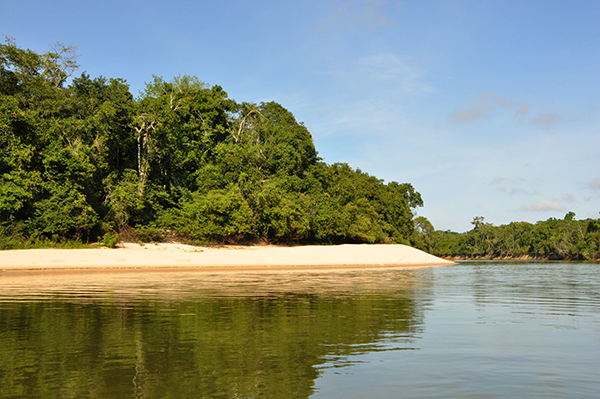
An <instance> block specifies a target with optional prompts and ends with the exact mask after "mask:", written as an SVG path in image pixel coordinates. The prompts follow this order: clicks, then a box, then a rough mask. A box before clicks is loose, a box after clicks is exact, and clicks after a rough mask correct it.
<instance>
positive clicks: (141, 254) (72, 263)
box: [0, 244, 454, 276]
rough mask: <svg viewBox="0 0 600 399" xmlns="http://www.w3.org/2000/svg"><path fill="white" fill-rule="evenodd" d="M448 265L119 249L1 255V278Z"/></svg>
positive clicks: (400, 253) (310, 249)
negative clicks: (74, 274)
mask: <svg viewBox="0 0 600 399" xmlns="http://www.w3.org/2000/svg"><path fill="white" fill-rule="evenodd" d="M453 263H454V262H451V261H447V260H444V259H441V258H438V257H435V256H433V255H430V254H427V253H425V252H423V251H420V250H417V249H414V248H412V247H408V246H405V245H367V244H345V245H336V246H300V247H274V246H249V247H240V246H234V247H223V248H214V247H194V246H189V245H182V244H146V245H143V246H140V245H139V244H123V246H122V248H117V249H108V248H94V249H26V250H9V251H0V276H1V275H9V274H10V275H15V274H31V273H35V274H39V273H46V272H55V273H56V272H58V273H86V272H116V273H118V272H135V271H139V272H159V271H161V272H168V271H177V272H179V271H205V272H223V271H231V272H233V271H261V270H272V271H276V270H284V271H287V270H291V271H293V270H339V269H376V268H406V267H420V266H444V265H450V264H453Z"/></svg>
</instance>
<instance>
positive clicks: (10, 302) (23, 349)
mask: <svg viewBox="0 0 600 399" xmlns="http://www.w3.org/2000/svg"><path fill="white" fill-rule="evenodd" d="M382 273H384V274H383V275H382V274H379V275H378V274H377V273H371V274H370V276H371V277H369V278H370V279H371V280H369V278H366V280H365V276H364V275H362V276H360V278H359V277H357V275H354V274H350V275H343V274H338V275H337V277H328V280H327V281H323V280H322V276H318V275H315V277H314V278H315V279H316V280H318V281H317V282H316V283H315V284H311V282H310V278H311V275H310V274H304V275H294V274H289V275H287V276H285V277H281V276H279V277H277V279H276V281H272V280H270V281H269V282H268V284H267V283H266V282H265V280H263V279H260V282H257V281H254V280H252V279H250V281H242V282H235V281H228V282H227V284H226V285H225V286H224V285H223V283H222V282H220V283H219V284H220V285H218V286H211V285H210V284H206V281H204V282H203V283H202V284H201V283H200V282H198V284H196V285H198V286H199V288H198V289H196V290H194V289H189V287H190V286H193V285H194V283H193V282H191V283H190V281H189V279H188V280H186V281H187V285H185V286H183V285H180V286H178V285H176V284H175V285H174V284H173V283H172V282H171V283H168V284H165V285H162V286H161V285H158V286H157V285H156V284H154V285H153V286H151V287H148V286H144V285H138V286H135V287H133V289H131V290H129V291H127V292H125V291H123V290H122V289H121V290H119V289H117V290H115V289H112V290H111V287H113V285H111V284H110V283H107V284H106V286H105V288H104V289H103V290H96V291H94V292H92V293H85V292H81V291H77V295H73V293H72V292H71V293H69V292H68V291H66V292H65V291H60V292H55V291H49V292H46V293H45V294H44V295H45V296H44V298H43V299H40V298H37V299H36V298H35V297H32V296H29V297H27V296H26V297H25V299H24V300H20V301H17V300H16V299H18V298H17V294H16V293H15V296H14V297H10V296H6V295H5V298H4V301H2V302H0V332H1V333H0V397H2V398H13V397H27V398H58V397H67V398H69V397H73V398H75V397H77V398H79V397H94V398H116V397H140V398H171V397H172V398H184V397H207V398H208V397H210V398H292V397H295V398H306V397H309V396H310V395H311V394H312V393H313V390H312V387H313V384H314V380H315V379H316V378H317V377H318V375H319V369H318V367H317V366H318V365H321V364H323V363H325V362H326V361H331V359H338V362H339V363H341V364H343V361H344V358H345V357H346V356H348V355H351V354H357V353H360V352H364V351H372V350H377V349H378V344H380V343H381V342H382V341H389V340H397V341H398V342H404V343H405V346H406V347H409V346H410V345H408V346H407V345H406V342H410V340H411V339H412V338H414V336H415V334H416V333H418V332H419V331H420V330H421V328H422V304H418V303H417V302H416V300H415V299H414V298H413V294H412V293H413V290H414V287H412V281H413V280H412V279H411V276H410V274H409V272H403V271H398V272H393V273H392V272H382ZM382 276H383V277H382ZM195 278H197V279H200V278H201V277H195ZM294 279H298V280H299V281H297V283H298V284H295V283H294ZM300 279H301V281H300ZM307 279H308V280H307ZM344 279H346V283H341V284H340V282H343V281H344ZM215 281H216V280H215ZM332 281H335V282H336V284H335V285H332V284H330V283H331V282H332ZM300 282H301V284H300ZM121 283H122V282H121ZM272 284H275V286H272V288H273V289H267V287H269V286H271V285H272ZM294 286H296V287H298V286H300V287H301V289H291V288H290V287H294ZM317 286H318V288H315V287H317ZM277 287H279V288H277ZM282 287H283V288H282ZM286 287H287V288H286ZM373 287H376V289H375V288H373ZM21 298H22V296H21ZM166 298H168V299H166ZM400 349H401V347H400Z"/></svg>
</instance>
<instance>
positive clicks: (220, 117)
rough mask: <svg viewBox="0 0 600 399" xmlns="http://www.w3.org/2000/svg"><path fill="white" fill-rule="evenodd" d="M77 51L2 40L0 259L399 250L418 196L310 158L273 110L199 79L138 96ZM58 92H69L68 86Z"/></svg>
mask: <svg viewBox="0 0 600 399" xmlns="http://www.w3.org/2000/svg"><path fill="white" fill-rule="evenodd" d="M78 67H79V65H78V64H77V57H76V53H75V48H74V47H71V46H65V45H61V44H57V45H55V46H54V47H53V48H52V49H51V51H49V52H47V53H45V54H38V53H36V52H34V51H31V50H29V49H23V48H20V47H19V46H17V45H16V43H15V41H14V40H13V39H11V38H6V40H5V43H4V44H0V249H1V248H17V247H23V246H27V245H30V246H31V245H36V243H46V244H49V243H60V242H71V241H72V240H76V241H77V242H84V243H86V242H95V241H98V240H100V241H104V242H110V243H112V244H113V245H114V242H115V240H116V237H117V234H120V235H121V237H126V238H129V239H134V240H141V241H151V240H159V241H160V240H165V239H169V238H176V239H183V240H188V241H190V242H196V243H198V242H221V243H239V242H253V241H254V242H257V241H266V242H273V243H288V244H294V243H324V244H329V243H349V242H352V243H389V242H395V243H404V244H415V243H416V242H417V240H418V239H419V236H418V234H417V232H416V230H415V228H414V227H415V225H414V220H413V219H414V217H413V215H414V209H415V208H416V207H419V206H422V205H423V201H422V198H421V195H420V194H419V193H418V192H417V191H416V190H415V189H414V188H413V186H412V185H411V184H409V183H402V184H400V183H397V182H389V183H385V182H384V181H383V180H381V179H377V178H376V177H374V176H370V175H369V174H367V173H364V172H362V171H361V170H359V169H353V168H351V167H350V166H348V165H347V164H344V163H336V164H327V163H325V162H323V161H322V159H320V158H319V157H318V154H317V151H316V150H315V147H314V144H313V140H312V136H311V134H310V132H309V131H308V129H307V128H306V127H305V126H304V124H303V123H299V122H297V121H296V119H295V118H294V116H293V114H292V113H291V112H289V111H288V110H286V109H285V108H284V107H283V106H281V105H280V104H278V103H275V102H267V103H264V102H263V103H260V104H255V103H247V102H242V103H238V102H236V101H234V100H233V99H230V98H229V97H228V95H227V93H226V92H225V91H224V90H223V88H222V87H220V86H218V85H215V86H209V85H207V84H206V83H204V82H202V81H200V80H199V79H198V78H196V77H194V76H188V75H183V76H176V77H175V78H173V79H172V80H170V81H167V80H164V79H163V78H161V77H157V76H153V79H152V80H151V81H150V82H148V83H146V87H145V90H144V91H143V92H142V93H141V94H140V95H139V96H138V97H134V96H133V95H132V94H131V93H130V91H129V86H128V85H127V83H126V81H125V80H123V79H119V78H117V79H113V78H111V79H107V78H105V77H102V76H100V77H96V78H91V77H90V76H89V75H87V74H86V73H82V74H81V75H80V76H78V77H73V74H74V72H75V71H76V70H77V69H78ZM67 82H69V84H68V85H67Z"/></svg>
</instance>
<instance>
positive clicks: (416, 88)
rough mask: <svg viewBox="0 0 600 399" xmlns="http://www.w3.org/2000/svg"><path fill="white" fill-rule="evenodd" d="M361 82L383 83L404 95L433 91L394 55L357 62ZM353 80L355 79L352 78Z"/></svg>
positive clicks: (380, 55)
mask: <svg viewBox="0 0 600 399" xmlns="http://www.w3.org/2000/svg"><path fill="white" fill-rule="evenodd" d="M357 67H358V70H357V71H356V72H357V73H358V74H359V75H360V78H361V79H362V80H368V81H370V82H373V83H383V84H385V85H387V87H388V88H392V87H393V88H394V89H395V90H398V91H400V92H405V93H429V92H432V91H433V89H432V88H431V87H430V86H428V85H426V84H424V83H423V82H421V79H420V73H419V71H418V70H417V69H416V68H414V67H413V66H412V65H410V64H409V63H408V62H406V61H405V60H403V59H402V58H401V57H399V56H398V55H396V54H378V55H372V56H369V57H364V58H361V59H360V60H358V62H357ZM354 79H355V77H354Z"/></svg>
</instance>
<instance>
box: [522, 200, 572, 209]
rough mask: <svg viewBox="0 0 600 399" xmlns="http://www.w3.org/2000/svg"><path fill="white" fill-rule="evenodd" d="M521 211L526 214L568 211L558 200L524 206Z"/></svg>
mask: <svg viewBox="0 0 600 399" xmlns="http://www.w3.org/2000/svg"><path fill="white" fill-rule="evenodd" d="M521 210H523V211H526V212H541V211H560V212H564V211H566V210H567V208H565V207H564V206H563V205H561V204H560V203H559V202H558V200H556V199H551V200H543V201H540V202H536V203H535V204H529V205H523V207H521Z"/></svg>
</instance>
